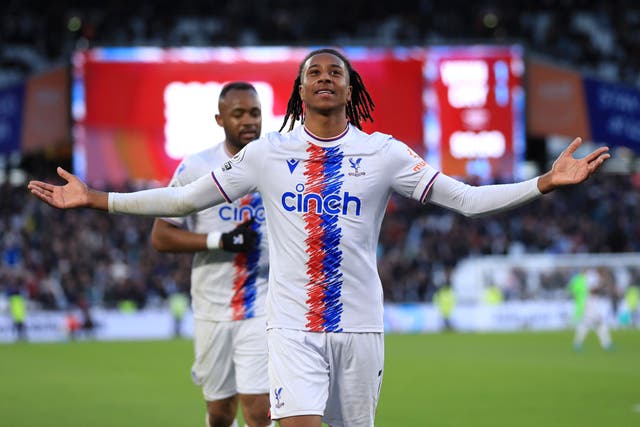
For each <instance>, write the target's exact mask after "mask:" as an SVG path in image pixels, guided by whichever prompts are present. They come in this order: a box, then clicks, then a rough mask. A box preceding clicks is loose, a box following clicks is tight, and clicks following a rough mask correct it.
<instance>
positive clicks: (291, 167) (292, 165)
mask: <svg viewBox="0 0 640 427" xmlns="http://www.w3.org/2000/svg"><path fill="white" fill-rule="evenodd" d="M298 163H300V160H295V159H289V160H287V166H289V172H291V173H292V174H293V171H294V170H296V167H297V166H298Z"/></svg>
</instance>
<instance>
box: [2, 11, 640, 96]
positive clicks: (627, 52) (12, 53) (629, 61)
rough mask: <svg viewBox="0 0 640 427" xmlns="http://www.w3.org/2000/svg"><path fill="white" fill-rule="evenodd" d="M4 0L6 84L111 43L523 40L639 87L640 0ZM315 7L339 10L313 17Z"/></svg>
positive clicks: (540, 51)
mask: <svg viewBox="0 0 640 427" xmlns="http://www.w3.org/2000/svg"><path fill="white" fill-rule="evenodd" d="M39 6H40V2H33V1H18V0H7V1H4V2H2V5H0V16H2V18H1V20H2V25H1V26H0V28H1V30H0V38H1V39H2V41H3V48H2V49H0V70H2V72H0V86H2V85H3V83H4V82H10V81H12V80H13V81H15V80H16V79H19V78H21V77H23V76H25V75H26V74H29V73H35V72H38V71H42V70H43V69H45V68H47V67H51V66H52V65H54V64H65V63H66V62H67V59H68V57H69V54H70V52H71V51H72V50H74V49H82V48H87V47H95V46H100V45H103V46H104V45H110V46H118V45H119V46H245V45H291V44H292V43H293V44H298V45H317V44H319V43H321V44H325V45H348V44H352V45H380V46H392V45H425V44H442V43H448V44H460V43H463V42H474V43H477V42H478V41H479V40H480V41H482V42H487V43H496V42H497V43H500V42H518V43H521V44H523V45H524V46H525V47H526V48H527V49H528V50H529V51H530V52H531V53H534V54H536V55H539V56H545V57H547V58H548V59H551V60H554V61H556V62H559V63H564V64H566V65H570V66H571V67H576V68H578V69H579V70H580V71H582V72H584V73H586V74H592V75H593V74H596V75H599V76H601V77H602V78H605V79H608V80H615V81H618V82H623V83H627V84H630V85H635V86H640V55H639V53H640V40H639V38H638V37H637V31H636V30H637V28H638V24H639V23H640V5H638V4H637V2H634V1H632V0H612V1H608V2H604V1H590V0H569V1H567V0H544V1H536V0H525V1H519V2H508V1H502V0H490V1H484V2H471V3H469V2H460V1H453V2H452V1H443V0H400V1H395V2H391V3H389V2H386V3H380V4H376V5H374V4H373V3H371V2H370V1H365V0H351V1H349V2H343V1H338V0H326V1H325V2H323V3H322V6H314V4H313V3H307V2H292V1H291V0H263V1H260V2H253V3H252V7H250V8H247V7H245V5H243V4H242V3H239V2H237V1H232V0H219V1H216V2H205V1H202V0H184V1H180V2H172V1H167V0H158V1H155V2H149V1H143V2H137V3H129V4H127V5H126V7H123V4H122V2H118V1H115V0H107V1H101V2H97V1H85V2H69V1H64V0H62V1H59V2H57V3H56V7H55V8H47V7H39ZM318 7H322V8H323V9H326V10H339V11H340V13H337V14H333V15H331V16H326V17H324V19H323V25H317V22H316V21H317V20H316V18H315V17H316V14H317V13H318Z"/></svg>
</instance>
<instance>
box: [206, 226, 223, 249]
mask: <svg viewBox="0 0 640 427" xmlns="http://www.w3.org/2000/svg"><path fill="white" fill-rule="evenodd" d="M220 237H222V233H221V232H219V231H212V232H210V233H207V249H209V250H214V249H220Z"/></svg>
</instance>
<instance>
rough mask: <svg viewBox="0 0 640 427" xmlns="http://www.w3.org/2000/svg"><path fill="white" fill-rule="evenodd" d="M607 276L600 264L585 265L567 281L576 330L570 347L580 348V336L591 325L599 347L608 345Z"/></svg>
mask: <svg viewBox="0 0 640 427" xmlns="http://www.w3.org/2000/svg"><path fill="white" fill-rule="evenodd" d="M609 277H610V276H609V274H608V271H607V270H606V269H604V268H598V269H588V270H585V271H581V272H579V273H578V274H576V275H575V276H574V277H573V278H572V279H571V281H570V282H569V289H570V290H571V292H572V294H573V298H574V310H575V311H574V321H575V322H576V332H575V336H574V340H573V347H574V349H575V350H576V351H581V350H582V348H583V345H584V340H585V338H586V336H587V334H588V332H589V331H590V330H592V329H593V330H594V331H595V332H596V334H597V336H598V340H599V342H600V346H601V347H602V348H603V349H605V350H610V349H611V348H612V340H611V332H610V328H609V321H610V313H611V312H612V311H611V299H612V298H613V297H612V282H611V281H610V280H609Z"/></svg>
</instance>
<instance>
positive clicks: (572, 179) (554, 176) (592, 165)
mask: <svg viewBox="0 0 640 427" xmlns="http://www.w3.org/2000/svg"><path fill="white" fill-rule="evenodd" d="M581 145H582V138H576V139H574V140H573V142H571V144H569V146H568V147H567V148H566V149H565V150H564V151H563V152H562V153H560V155H559V156H558V158H557V159H556V160H555V162H553V166H552V167H551V170H550V171H549V172H548V173H547V174H545V175H543V176H542V177H540V179H539V180H538V188H539V189H540V191H541V192H542V193H548V192H549V191H552V190H554V189H555V188H558V187H562V186H564V185H572V184H579V183H581V182H584V181H586V180H587V179H588V178H589V177H590V176H591V175H593V173H595V172H596V171H597V170H598V168H600V166H602V164H603V163H604V162H605V161H606V160H607V159H609V158H610V157H611V155H610V154H609V147H600V148H598V149H597V150H594V151H593V152H591V153H589V154H588V155H587V156H585V157H583V158H581V159H576V158H574V157H573V154H574V153H575V152H576V150H577V149H578V148H580V146H581Z"/></svg>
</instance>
